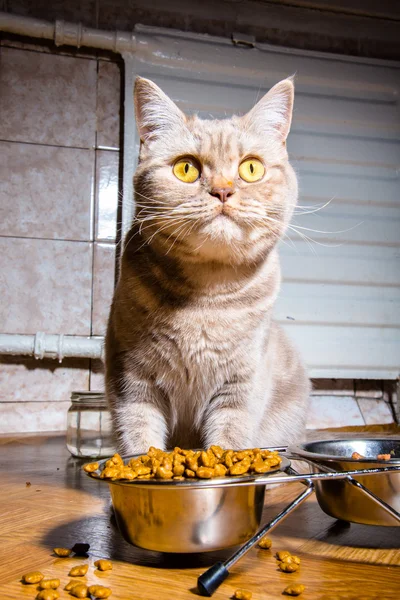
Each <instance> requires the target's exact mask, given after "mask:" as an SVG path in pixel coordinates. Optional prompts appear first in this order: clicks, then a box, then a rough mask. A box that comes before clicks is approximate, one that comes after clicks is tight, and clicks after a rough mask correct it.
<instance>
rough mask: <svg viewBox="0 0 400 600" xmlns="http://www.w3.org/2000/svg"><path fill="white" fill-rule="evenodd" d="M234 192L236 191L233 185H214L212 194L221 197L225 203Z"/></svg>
mask: <svg viewBox="0 0 400 600" xmlns="http://www.w3.org/2000/svg"><path fill="white" fill-rule="evenodd" d="M233 193H234V191H233V188H232V187H214V188H212V190H211V192H210V194H211V196H215V197H216V198H219V200H220V201H221V202H222V204H225V202H227V201H228V198H229V197H230V196H232V195H233Z"/></svg>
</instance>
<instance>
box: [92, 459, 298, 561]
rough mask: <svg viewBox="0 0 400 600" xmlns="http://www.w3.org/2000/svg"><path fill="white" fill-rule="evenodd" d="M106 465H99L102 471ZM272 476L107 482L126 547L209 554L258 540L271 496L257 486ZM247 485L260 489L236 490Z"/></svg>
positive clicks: (283, 466) (284, 463) (285, 464)
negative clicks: (267, 498)
mask: <svg viewBox="0 0 400 600" xmlns="http://www.w3.org/2000/svg"><path fill="white" fill-rule="evenodd" d="M130 458H132V457H125V458H124V460H125V461H126V460H129V459H130ZM104 462H105V461H102V462H100V463H99V465H100V468H99V471H100V470H101V469H102V467H103V464H104ZM289 466H290V462H289V461H288V459H287V458H284V457H282V463H281V465H280V468H277V469H275V470H271V471H270V472H269V473H268V475H270V474H271V475H273V474H274V473H279V472H280V471H282V470H285V469H287V468H288V467H289ZM89 475H90V476H93V474H89ZM97 475H98V472H97ZM266 475H267V474H266V473H264V474H263V475H247V476H246V475H244V476H236V477H223V478H215V479H207V480H198V479H197V480H185V481H174V480H167V481H162V480H152V479H148V480H134V481H129V482H127V481H108V480H105V479H102V480H101V481H104V482H105V483H108V485H109V488H110V493H111V499H112V503H113V507H114V511H115V517H116V521H117V524H118V528H119V530H120V532H121V533H122V535H123V536H124V538H125V539H126V541H128V542H130V543H131V544H134V545H135V546H139V547H140V548H146V549H147V550H155V551H158V552H208V551H212V550H221V549H223V548H229V547H230V546H237V545H239V544H242V543H244V542H246V541H247V540H248V539H250V538H251V536H252V535H254V533H255V532H256V531H257V529H258V528H259V525H260V521H261V515H262V510H263V506H264V495H265V484H264V485H257V480H258V479H261V478H263V479H265V476H266ZM95 476H96V474H95ZM244 481H254V485H250V486H242V487H241V486H237V485H235V484H236V483H238V482H244Z"/></svg>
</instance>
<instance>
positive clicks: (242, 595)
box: [233, 589, 253, 600]
mask: <svg viewBox="0 0 400 600" xmlns="http://www.w3.org/2000/svg"><path fill="white" fill-rule="evenodd" d="M252 595H253V594H252V593H251V592H249V591H248V590H242V589H238V590H236V592H235V593H234V594H233V597H234V598H235V600H251V598H252Z"/></svg>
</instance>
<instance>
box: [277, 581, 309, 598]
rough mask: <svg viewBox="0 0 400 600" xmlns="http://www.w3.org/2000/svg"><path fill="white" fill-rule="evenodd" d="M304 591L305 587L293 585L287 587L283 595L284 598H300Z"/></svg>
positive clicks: (300, 584) (297, 584)
mask: <svg viewBox="0 0 400 600" xmlns="http://www.w3.org/2000/svg"><path fill="white" fill-rule="evenodd" d="M305 589H306V586H305V585H303V584H302V583H294V584H293V585H288V586H287V587H285V589H284V590H283V593H284V594H286V596H300V594H302V593H303V592H304V590H305Z"/></svg>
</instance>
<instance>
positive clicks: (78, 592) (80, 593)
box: [70, 583, 88, 598]
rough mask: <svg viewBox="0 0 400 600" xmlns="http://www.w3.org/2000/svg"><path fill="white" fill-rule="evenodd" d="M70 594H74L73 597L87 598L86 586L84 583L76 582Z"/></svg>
mask: <svg viewBox="0 0 400 600" xmlns="http://www.w3.org/2000/svg"><path fill="white" fill-rule="evenodd" d="M70 594H71V596H75V598H87V595H88V587H87V585H85V584H84V583H78V585H74V587H73V588H72V590H71V591H70Z"/></svg>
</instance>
